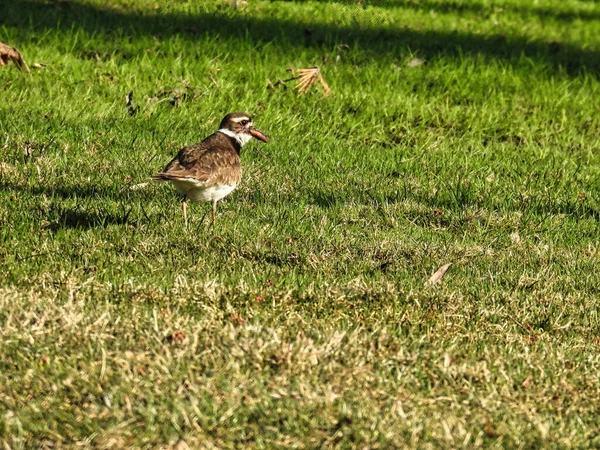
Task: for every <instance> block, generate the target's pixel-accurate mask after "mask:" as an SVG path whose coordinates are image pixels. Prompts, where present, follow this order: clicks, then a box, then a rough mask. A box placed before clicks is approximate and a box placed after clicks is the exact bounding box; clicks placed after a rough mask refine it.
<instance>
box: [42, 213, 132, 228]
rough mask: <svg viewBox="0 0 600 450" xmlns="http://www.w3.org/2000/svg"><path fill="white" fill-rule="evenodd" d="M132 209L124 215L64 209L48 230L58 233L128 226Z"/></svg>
mask: <svg viewBox="0 0 600 450" xmlns="http://www.w3.org/2000/svg"><path fill="white" fill-rule="evenodd" d="M130 213H131V209H130V210H128V211H123V214H107V213H105V212H102V211H99V210H90V211H86V210H82V209H81V208H65V209H62V210H61V211H60V212H59V213H58V215H57V217H56V218H54V220H53V221H52V222H51V223H50V224H49V225H48V229H50V230H52V231H58V230H60V229H65V228H71V229H84V230H87V229H91V228H106V227H108V226H110V225H126V224H128V223H130V222H129V214H130Z"/></svg>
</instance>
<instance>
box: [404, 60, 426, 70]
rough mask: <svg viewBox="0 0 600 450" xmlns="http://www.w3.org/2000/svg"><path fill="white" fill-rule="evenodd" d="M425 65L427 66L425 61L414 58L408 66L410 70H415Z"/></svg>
mask: <svg viewBox="0 0 600 450" xmlns="http://www.w3.org/2000/svg"><path fill="white" fill-rule="evenodd" d="M423 64H425V61H424V60H422V59H421V58H413V59H411V60H410V61H409V62H408V64H407V66H408V67H410V68H415V67H419V66H422V65H423Z"/></svg>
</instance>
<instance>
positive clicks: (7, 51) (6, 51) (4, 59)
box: [0, 42, 29, 72]
mask: <svg viewBox="0 0 600 450" xmlns="http://www.w3.org/2000/svg"><path fill="white" fill-rule="evenodd" d="M9 61H12V62H13V63H14V64H15V65H16V66H17V67H18V68H19V69H21V70H24V71H25V72H29V67H27V64H26V63H25V60H23V57H22V56H21V54H20V53H19V51H18V50H17V49H16V48H14V47H11V46H10V45H6V44H3V43H2V42H0V66H5V65H6V64H8V62H9Z"/></svg>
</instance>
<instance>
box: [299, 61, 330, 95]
mask: <svg viewBox="0 0 600 450" xmlns="http://www.w3.org/2000/svg"><path fill="white" fill-rule="evenodd" d="M297 72H298V73H299V74H300V76H299V77H298V83H296V89H298V92H299V93H300V94H304V93H305V92H306V91H308V89H309V88H310V87H311V86H312V85H313V84H315V83H316V82H317V81H318V82H319V83H321V86H323V92H325V95H329V94H331V89H330V87H329V86H328V85H327V83H325V80H324V79H323V75H321V69H319V67H316V66H315V67H309V68H306V69H298V71H297Z"/></svg>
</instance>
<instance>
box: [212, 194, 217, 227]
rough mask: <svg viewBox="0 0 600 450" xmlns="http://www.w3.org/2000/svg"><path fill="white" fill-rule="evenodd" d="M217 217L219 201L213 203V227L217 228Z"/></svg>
mask: <svg viewBox="0 0 600 450" xmlns="http://www.w3.org/2000/svg"><path fill="white" fill-rule="evenodd" d="M216 215H217V201H216V200H215V201H214V202H213V205H212V216H213V221H212V224H213V227H214V226H215V217H216Z"/></svg>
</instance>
